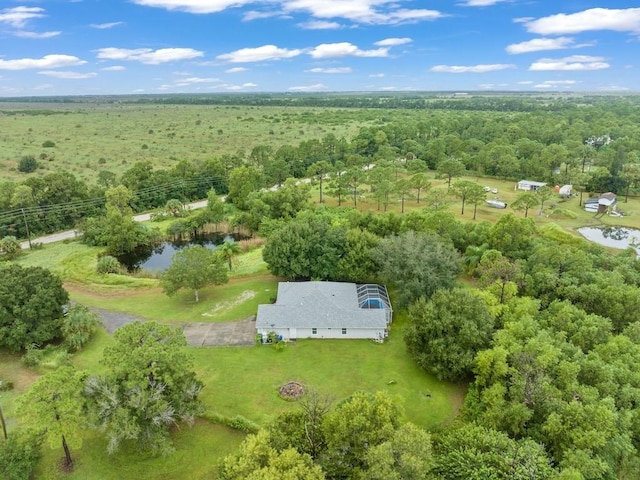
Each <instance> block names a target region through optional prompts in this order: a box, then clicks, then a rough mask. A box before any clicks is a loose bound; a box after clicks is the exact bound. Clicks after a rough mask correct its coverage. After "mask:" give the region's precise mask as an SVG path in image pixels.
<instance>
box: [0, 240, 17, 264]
mask: <svg viewBox="0 0 640 480" xmlns="http://www.w3.org/2000/svg"><path fill="white" fill-rule="evenodd" d="M21 253H22V247H21V246H20V242H19V241H18V239H17V238H16V237H14V236H12V235H7V236H6V237H4V238H3V239H2V240H0V254H2V256H3V257H5V258H7V259H8V260H13V259H14V258H16V257H17V256H18V255H20V254H21Z"/></svg>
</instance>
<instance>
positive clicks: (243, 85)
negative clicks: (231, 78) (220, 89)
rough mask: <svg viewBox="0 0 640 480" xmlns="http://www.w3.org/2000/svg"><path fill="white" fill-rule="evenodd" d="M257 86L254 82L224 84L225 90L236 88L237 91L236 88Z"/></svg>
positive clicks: (242, 88) (243, 88)
mask: <svg viewBox="0 0 640 480" xmlns="http://www.w3.org/2000/svg"><path fill="white" fill-rule="evenodd" d="M257 86H258V85H257V84H256V83H251V82H248V83H243V84H242V85H224V88H225V89H226V90H236V91H237V90H245V89H247V88H255V87H257Z"/></svg>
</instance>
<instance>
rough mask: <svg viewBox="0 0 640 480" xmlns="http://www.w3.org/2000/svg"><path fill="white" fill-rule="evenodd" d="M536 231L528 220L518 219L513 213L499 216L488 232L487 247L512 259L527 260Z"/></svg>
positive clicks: (531, 221)
mask: <svg viewBox="0 0 640 480" xmlns="http://www.w3.org/2000/svg"><path fill="white" fill-rule="evenodd" d="M536 233H537V230H536V226H535V224H534V223H533V220H531V219H530V218H518V217H516V216H515V215H514V214H513V213H507V214H506V215H501V216H500V218H499V219H498V221H497V222H496V223H494V224H493V225H492V226H491V229H490V230H489V247H490V248H492V249H495V250H498V251H500V252H501V253H502V254H503V255H504V256H505V257H509V258H512V259H516V258H527V257H528V256H529V254H530V253H531V248H532V246H533V240H534V238H535V236H536Z"/></svg>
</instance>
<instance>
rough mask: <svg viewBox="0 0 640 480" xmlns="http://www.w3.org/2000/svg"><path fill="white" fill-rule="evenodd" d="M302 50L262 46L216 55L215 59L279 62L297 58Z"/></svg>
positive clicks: (238, 61)
mask: <svg viewBox="0 0 640 480" xmlns="http://www.w3.org/2000/svg"><path fill="white" fill-rule="evenodd" d="M301 53H302V50H299V49H293V50H289V49H287V48H279V47H276V46H275V45H263V46H261V47H256V48H241V49H240V50H236V51H234V52H230V53H225V54H222V55H218V56H217V57H216V58H217V59H218V60H222V61H225V62H231V63H246V62H264V61H267V60H281V59H283V58H292V57H297V56H298V55H300V54H301Z"/></svg>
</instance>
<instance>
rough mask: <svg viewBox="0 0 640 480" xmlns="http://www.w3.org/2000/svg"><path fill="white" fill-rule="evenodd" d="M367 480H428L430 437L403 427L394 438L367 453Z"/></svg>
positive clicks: (409, 424) (419, 430) (416, 428)
mask: <svg viewBox="0 0 640 480" xmlns="http://www.w3.org/2000/svg"><path fill="white" fill-rule="evenodd" d="M366 463H367V472H366V478H367V479H369V480H407V479H411V480H427V479H429V478H430V475H429V471H430V470H431V467H432V463H433V455H432V451H431V436H430V435H429V434H428V433H427V432H425V431H424V430H422V429H421V428H418V427H416V426H415V425H412V424H411V423H405V424H403V425H401V426H400V427H399V428H398V429H397V430H396V431H395V432H394V433H393V436H392V437H391V438H390V439H389V440H387V441H386V442H383V443H381V444H380V445H377V446H374V447H371V448H370V449H369V450H368V451H367V453H366Z"/></svg>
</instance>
